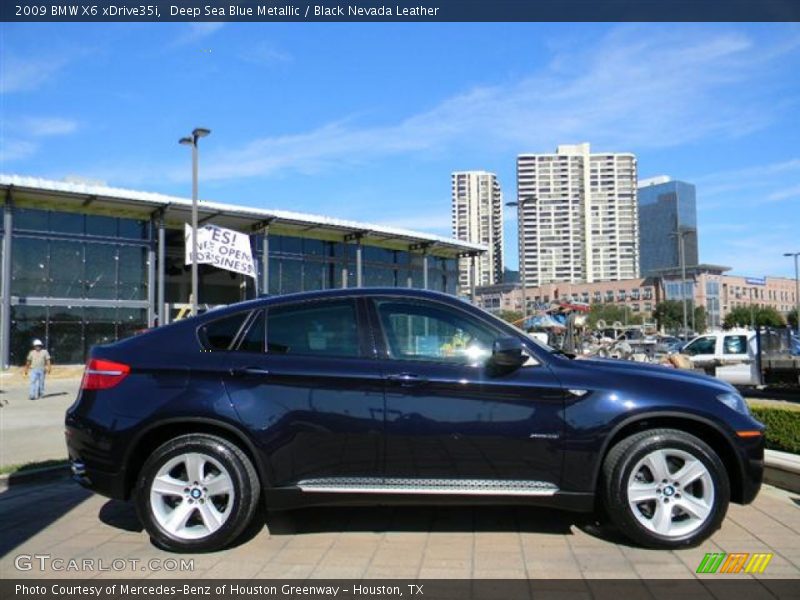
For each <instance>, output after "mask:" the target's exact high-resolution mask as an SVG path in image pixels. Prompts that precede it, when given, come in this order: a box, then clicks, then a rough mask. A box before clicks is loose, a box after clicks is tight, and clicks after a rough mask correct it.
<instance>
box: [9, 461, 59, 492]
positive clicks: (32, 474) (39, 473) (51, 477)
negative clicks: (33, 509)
mask: <svg viewBox="0 0 800 600" xmlns="http://www.w3.org/2000/svg"><path fill="white" fill-rule="evenodd" d="M69 476H70V469H69V465H53V466H52V467H42V468H40V469H30V470H28V471H18V472H16V473H8V474H6V475H0V491H3V492H4V491H6V490H7V489H8V488H10V487H14V486H17V485H24V484H28V483H42V482H45V481H55V480H57V479H67V478H68V477H69Z"/></svg>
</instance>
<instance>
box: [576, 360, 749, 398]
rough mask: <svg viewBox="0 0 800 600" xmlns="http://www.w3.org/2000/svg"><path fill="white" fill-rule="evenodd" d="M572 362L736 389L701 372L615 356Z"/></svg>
mask: <svg viewBox="0 0 800 600" xmlns="http://www.w3.org/2000/svg"><path fill="white" fill-rule="evenodd" d="M571 364H572V366H574V367H575V368H578V369H591V370H598V371H602V372H603V373H605V374H607V375H617V376H623V377H624V376H629V377H632V378H640V379H650V380H653V379H655V380H662V381H670V382H676V383H688V384H692V385H699V386H703V387H705V388H715V389H718V390H719V391H721V392H730V391H735V389H736V388H734V387H733V386H732V385H731V384H729V383H727V382H725V381H722V380H720V379H716V378H715V377H709V376H708V375H703V374H701V373H695V372H693V371H686V370H684V369H675V368H672V367H664V366H661V365H650V364H647V363H640V362H635V361H632V360H617V359H613V358H592V359H576V360H573V361H571Z"/></svg>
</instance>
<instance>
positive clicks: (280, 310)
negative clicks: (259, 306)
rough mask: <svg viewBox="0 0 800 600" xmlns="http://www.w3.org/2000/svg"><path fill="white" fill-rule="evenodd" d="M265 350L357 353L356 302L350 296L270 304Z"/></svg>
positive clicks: (334, 353)
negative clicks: (335, 299) (288, 303)
mask: <svg viewBox="0 0 800 600" xmlns="http://www.w3.org/2000/svg"><path fill="white" fill-rule="evenodd" d="M267 351H268V352H272V353H276V354H305V355H319V356H351V357H353V356H359V355H360V352H359V347H358V327H357V325H356V312H355V305H354V304H353V302H352V301H350V300H343V301H332V302H306V303H302V304H295V305H291V306H279V307H275V308H270V309H269V311H268V315H267Z"/></svg>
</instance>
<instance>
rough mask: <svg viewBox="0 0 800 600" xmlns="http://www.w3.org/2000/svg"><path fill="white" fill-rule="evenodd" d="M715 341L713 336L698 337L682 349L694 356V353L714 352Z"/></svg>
mask: <svg viewBox="0 0 800 600" xmlns="http://www.w3.org/2000/svg"><path fill="white" fill-rule="evenodd" d="M716 341H717V340H716V338H713V337H702V338H698V339H696V340H695V341H693V342H692V343H691V344H689V345H688V346H686V348H684V349H683V353H684V354H688V355H690V356H695V355H696V354H714V346H715V345H716Z"/></svg>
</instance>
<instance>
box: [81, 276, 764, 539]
mask: <svg viewBox="0 0 800 600" xmlns="http://www.w3.org/2000/svg"><path fill="white" fill-rule="evenodd" d="M66 435H67V445H68V447H69V454H70V457H71V460H72V464H73V471H74V473H75V476H76V478H77V479H78V480H79V481H80V482H81V483H82V484H83V485H85V486H87V487H89V488H91V489H93V490H95V491H97V492H99V493H101V494H105V495H108V496H111V497H113V498H120V499H127V498H131V497H133V498H134V500H135V503H136V507H137V511H138V514H139V516H140V518H141V521H142V523H143V524H144V526H145V527H146V529H147V531H148V532H149V534H150V536H151V537H152V539H153V540H154V542H155V543H156V544H158V545H159V546H161V547H165V548H169V549H173V550H187V551H203V550H214V549H219V548H222V547H224V546H226V545H228V544H230V543H231V542H232V541H234V539H235V538H237V536H239V535H240V534H241V533H242V531H243V530H244V528H245V527H246V526H247V524H248V522H250V521H251V520H252V518H253V515H254V513H255V511H256V508H257V506H258V504H259V502H264V503H265V505H266V507H267V508H269V509H285V508H291V507H296V506H303V505H314V504H333V503H337V504H338V503H361V504H364V503H391V502H398V503H399V502H403V503H408V502H419V503H433V502H437V503H439V502H440V503H447V502H449V503H455V502H465V501H469V502H494V503H509V502H514V503H527V504H530V505H546V506H554V507H561V508H564V509H568V510H577V511H593V510H598V509H601V510H602V512H604V513H605V514H606V515H607V516H608V517H609V518H610V519H611V521H613V523H614V524H615V525H616V526H617V527H618V528H619V529H621V530H622V531H623V532H624V533H625V534H626V535H627V536H628V537H630V538H631V539H633V540H634V541H636V542H638V543H640V544H642V545H645V546H650V547H659V548H676V547H681V546H687V545H691V544H695V543H697V542H699V541H701V540H703V539H705V538H706V537H708V536H709V535H710V534H711V533H713V532H714V531H715V530H716V529H717V528H718V527H719V526H720V524H721V522H722V520H723V519H724V517H725V513H726V511H727V508H728V503H729V501H734V502H739V503H748V502H751V501H752V500H753V499H754V498H755V496H756V494H757V493H758V489H759V487H760V484H761V477H762V469H763V453H764V428H763V426H762V425H761V424H760V423H759V422H758V421H756V420H754V419H753V418H752V417H751V416H750V414H749V412H748V409H747V405H746V404H745V402H744V400H743V399H742V397H741V396H740V395H739V394H738V393H737V392H736V390H735V389H734V388H732V387H731V386H729V385H728V384H726V383H723V382H721V381H717V380H715V379H711V378H709V377H706V376H703V375H696V374H693V373H689V372H684V371H679V370H675V369H670V368H665V367H655V366H644V365H641V364H636V363H631V362H622V361H613V360H580V359H575V358H574V357H572V356H569V355H565V354H563V353H561V352H559V351H557V350H554V349H552V348H549V347H547V346H544V345H542V344H540V343H538V342H536V341H534V340H532V339H530V338H528V337H527V336H526V335H525V334H524V333H522V332H521V331H519V330H518V329H515V328H514V327H511V326H510V325H508V324H506V323H505V322H503V321H501V320H499V319H497V318H496V317H494V316H492V315H490V314H488V313H486V312H484V311H482V310H480V309H478V308H476V307H474V306H471V305H469V304H467V303H464V302H462V301H460V300H458V299H456V298H453V297H451V296H446V295H443V294H437V293H432V292H423V291H418V290H401V289H394V288H391V289H346V290H332V291H323V292H310V293H303V294H297V295H290V296H282V297H272V298H263V299H258V300H253V301H249V302H244V303H241V304H237V305H233V306H229V307H227V308H225V309H220V310H216V311H212V312H209V313H206V314H204V315H202V316H199V317H196V318H192V319H187V320H185V321H181V322H178V323H175V324H172V325H169V326H166V327H161V328H159V329H156V330H154V331H151V332H149V333H145V334H143V335H139V336H136V337H133V338H130V339H126V340H124V341H121V342H118V343H116V344H111V345H108V346H99V347H96V348H94V350H93V351H92V354H91V357H90V359H89V361H88V364H87V367H86V372H85V375H84V379H83V383H82V385H81V391H80V393H79V394H78V398H77V400H76V402H75V404H74V405H73V406H72V407H71V408H70V409H69V410H68V411H67V417H66Z"/></svg>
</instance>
